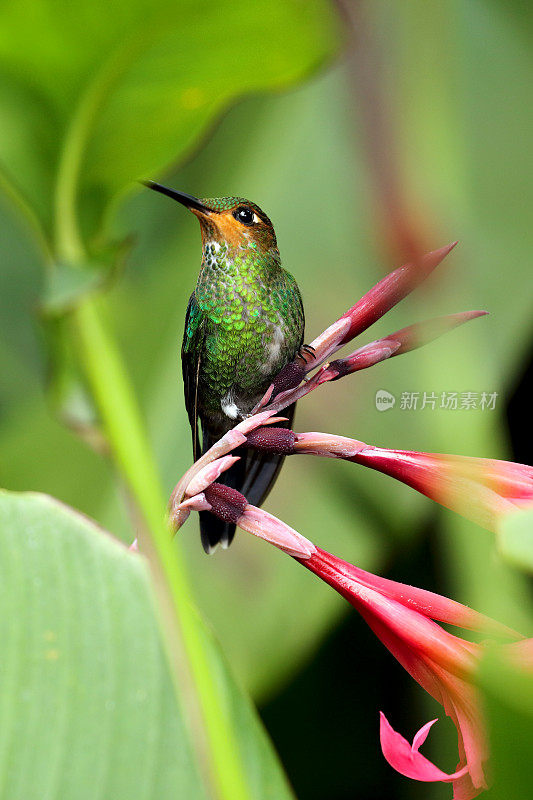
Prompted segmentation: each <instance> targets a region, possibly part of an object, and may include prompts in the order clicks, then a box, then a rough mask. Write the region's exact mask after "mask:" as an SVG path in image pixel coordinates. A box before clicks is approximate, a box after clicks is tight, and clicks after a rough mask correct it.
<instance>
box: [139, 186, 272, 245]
mask: <svg viewBox="0 0 533 800" xmlns="http://www.w3.org/2000/svg"><path fill="white" fill-rule="evenodd" d="M145 186H148V188H149V189H153V190H154V191H156V192H161V194H166V195H167V197H171V198H172V199H173V200H177V201H178V203H181V204H182V205H184V206H185V207H186V208H188V209H189V211H192V213H193V214H194V215H195V216H196V217H198V220H199V222H200V228H201V230H202V241H203V243H204V244H206V243H207V242H213V241H215V242H218V243H219V244H221V245H222V244H226V245H227V247H228V248H229V249H230V250H236V249H239V248H244V247H252V248H253V247H254V246H255V248H257V249H258V250H259V251H262V252H269V251H276V252H277V243H276V234H275V233H274V227H273V225H272V223H271V221H270V220H269V218H268V217H267V215H266V214H265V213H264V211H261V209H260V208H259V206H257V205H255V203H251V202H250V201H249V200H246V199H245V198H243V197H214V198H209V199H202V200H200V199H198V198H196V197H192V196H191V195H189V194H185V193H184V192H178V191H176V190H175V189H169V188H167V187H166V186H162V185H161V184H160V183H154V181H147V182H146V183H145Z"/></svg>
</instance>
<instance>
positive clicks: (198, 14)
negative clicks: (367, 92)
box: [0, 0, 336, 257]
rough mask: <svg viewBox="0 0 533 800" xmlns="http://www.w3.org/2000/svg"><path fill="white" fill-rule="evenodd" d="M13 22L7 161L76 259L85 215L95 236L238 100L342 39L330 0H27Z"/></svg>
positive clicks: (6, 24) (9, 18)
mask: <svg viewBox="0 0 533 800" xmlns="http://www.w3.org/2000/svg"><path fill="white" fill-rule="evenodd" d="M0 31H1V33H0V62H1V63H3V67H4V71H3V79H2V82H0V105H1V106H3V112H2V117H1V118H0V121H1V122H2V127H3V130H4V131H6V132H7V134H6V135H3V136H1V137H0V163H2V164H3V168H4V170H5V173H6V174H7V175H9V177H10V180H11V182H12V183H13V184H14V185H15V186H16V187H17V189H18V191H19V194H20V195H21V196H22V197H24V198H25V200H26V202H27V203H28V204H29V206H30V207H31V208H32V209H33V210H34V212H35V213H36V214H37V215H38V217H39V218H40V220H41V224H42V226H43V228H44V229H45V230H46V231H47V232H48V233H49V235H51V233H52V230H53V227H54V215H55V216H56V220H55V227H56V231H57V232H58V235H59V238H60V240H63V241H60V246H61V247H62V249H64V250H65V253H66V252H67V250H68V251H69V252H68V255H69V257H73V256H74V255H75V250H76V246H77V244H78V243H77V242H76V237H77V235H78V232H77V231H76V229H77V228H78V227H79V225H78V221H77V219H76V217H78V216H81V217H82V218H83V229H84V233H85V236H86V238H87V236H90V235H92V234H94V233H95V232H96V231H97V230H98V229H99V227H100V224H101V222H102V219H103V216H104V214H105V212H106V210H107V209H108V207H109V203H110V202H111V200H112V199H113V198H114V197H115V196H116V195H117V193H120V192H123V191H124V190H125V189H126V188H128V187H130V188H131V187H132V186H133V184H134V181H135V180H136V179H138V178H140V177H145V176H152V175H155V174H156V173H158V172H160V171H161V170H162V169H164V168H165V167H166V166H168V165H169V164H170V163H171V162H172V161H174V160H176V159H177V158H179V157H181V156H183V154H184V153H185V152H187V151H188V150H190V149H191V148H192V147H193V146H194V145H195V144H196V143H197V141H198V139H199V137H200V136H201V135H202V134H203V133H205V131H206V129H207V126H208V124H209V123H210V121H211V120H212V119H213V117H214V115H215V114H217V113H219V112H220V110H221V109H222V108H223V107H224V106H226V105H227V103H228V102H229V101H230V100H231V99H232V98H235V97H237V96H240V95H242V94H243V93H246V92H251V91H258V90H266V89H282V88H285V87H287V86H289V85H290V84H291V83H293V82H294V81H296V80H298V79H301V78H302V77H304V76H305V75H306V74H307V73H308V72H309V70H311V69H312V68H314V67H316V66H318V65H319V64H320V63H321V62H322V61H323V60H324V58H325V57H326V56H328V55H330V54H331V53H332V52H333V50H334V48H335V45H336V31H335V26H334V19H333V15H332V12H331V9H330V8H329V6H328V4H327V3H326V2H325V0H309V1H308V2H307V3H305V13H304V7H303V6H302V3H301V2H299V0H270V1H269V2H268V3H263V4H250V3H249V2H245V0H226V1H225V2H220V0H208V2H204V3H202V4H200V5H199V4H198V3H197V2H195V0H116V1H115V2H112V3H110V2H107V1H106V0H93V1H92V2H89V1H88V0H83V2H80V3H75V4H72V3H67V2H64V0H53V1H52V2H50V1H48V2H43V0H22V1H21V2H18V0H17V2H6V3H3V4H2V9H1V10H0ZM54 197H55V209H54V207H53V205H52V204H51V203H50V199H51V198H54Z"/></svg>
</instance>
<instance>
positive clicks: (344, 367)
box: [328, 358, 352, 381]
mask: <svg viewBox="0 0 533 800" xmlns="http://www.w3.org/2000/svg"><path fill="white" fill-rule="evenodd" d="M347 362H348V359H346V358H337V359H336V360H335V361H331V362H330V365H329V367H328V372H330V371H331V372H334V373H336V375H335V377H334V378H331V380H332V381H338V380H339V378H343V377H344V376H345V375H349V373H350V372H352V370H351V369H350V365H349V364H348V363H347Z"/></svg>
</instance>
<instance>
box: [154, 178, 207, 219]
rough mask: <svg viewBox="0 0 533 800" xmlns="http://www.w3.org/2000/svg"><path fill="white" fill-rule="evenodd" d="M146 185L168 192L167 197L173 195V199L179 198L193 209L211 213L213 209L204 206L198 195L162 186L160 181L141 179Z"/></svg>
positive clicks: (157, 190)
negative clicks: (194, 195)
mask: <svg viewBox="0 0 533 800" xmlns="http://www.w3.org/2000/svg"><path fill="white" fill-rule="evenodd" d="M141 183H143V184H144V185H145V186H147V187H148V188H149V189H153V190H154V192H160V193H161V194H166V196H167V197H172V199H173V200H177V201H178V203H181V204H182V205H184V206H186V207H187V208H189V209H190V210H191V211H200V212H201V213H202V214H210V213H211V209H209V208H207V206H204V205H203V204H202V203H201V202H200V201H199V200H198V198H197V197H193V196H192V195H190V194H185V192H177V191H176V190H175V189H169V188H168V186H162V185H161V184H160V183H156V182H155V181H141Z"/></svg>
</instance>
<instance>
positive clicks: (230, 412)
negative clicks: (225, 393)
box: [220, 397, 239, 419]
mask: <svg viewBox="0 0 533 800" xmlns="http://www.w3.org/2000/svg"><path fill="white" fill-rule="evenodd" d="M220 405H221V407H222V411H223V412H224V414H225V415H226V416H227V417H229V418H230V419H237V417H238V416H239V409H238V408H237V406H236V405H235V403H234V402H233V401H232V400H231V399H230V398H228V397H223V398H222V400H221V401H220Z"/></svg>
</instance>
